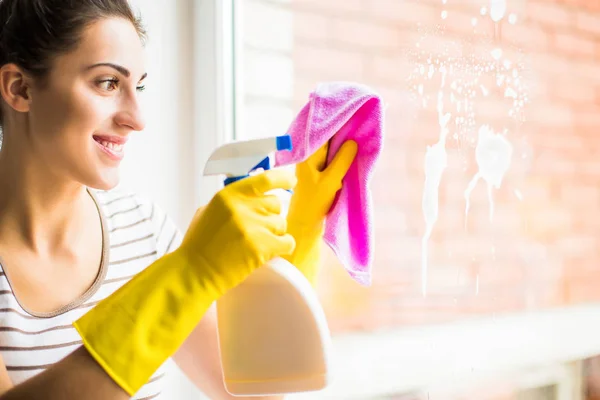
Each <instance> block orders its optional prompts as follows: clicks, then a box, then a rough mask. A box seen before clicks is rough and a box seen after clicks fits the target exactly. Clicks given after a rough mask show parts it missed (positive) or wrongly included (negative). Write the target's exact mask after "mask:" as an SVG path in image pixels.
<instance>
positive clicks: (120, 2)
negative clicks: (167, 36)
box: [0, 0, 146, 124]
mask: <svg viewBox="0 0 600 400" xmlns="http://www.w3.org/2000/svg"><path fill="white" fill-rule="evenodd" d="M111 17H119V18H124V19H126V20H128V21H130V22H131V23H132V24H133V26H134V27H135V29H136V30H137V32H138V35H139V36H140V40H142V41H144V40H145V39H146V31H145V30H144V28H143V26H142V22H141V20H140V18H139V17H138V16H136V15H134V13H133V11H132V9H131V7H130V5H129V2H128V1H127V0H0V66H2V65H5V64H9V63H14V64H16V65H18V66H19V67H21V68H22V69H23V70H24V71H25V72H26V73H28V74H30V75H31V76H32V77H34V78H36V81H38V82H39V83H40V84H42V85H43V80H44V78H45V77H46V76H47V74H48V72H49V71H50V69H51V68H52V62H53V59H54V58H55V57H57V56H59V55H61V54H65V53H68V52H69V51H71V50H74V49H75V48H76V46H77V44H78V43H79V41H80V39H81V35H82V33H83V30H84V29H85V28H86V27H87V26H89V25H90V24H92V23H93V22H96V21H97V20H100V19H103V18H111ZM1 123H2V114H1V110H0V124H1Z"/></svg>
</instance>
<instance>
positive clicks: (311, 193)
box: [283, 140, 358, 286]
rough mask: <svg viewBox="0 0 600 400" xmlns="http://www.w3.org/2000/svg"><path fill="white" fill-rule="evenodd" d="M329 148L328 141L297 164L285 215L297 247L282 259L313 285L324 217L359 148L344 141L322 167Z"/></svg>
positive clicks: (319, 252)
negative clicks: (294, 267) (295, 181)
mask: <svg viewBox="0 0 600 400" xmlns="http://www.w3.org/2000/svg"><path fill="white" fill-rule="evenodd" d="M328 148H329V142H327V143H326V144H325V145H323V146H321V148H320V149H319V150H317V151H316V152H315V153H313V154H312V155H311V156H310V157H308V158H307V159H306V160H304V161H303V162H301V163H299V164H298V165H296V178H298V184H297V185H296V188H295V189H294V193H293V195H292V199H291V202H290V207H289V211H288V215H287V222H288V233H290V234H291V235H292V236H293V237H294V239H296V249H295V250H294V252H293V253H292V254H291V255H289V256H285V257H283V258H285V259H286V260H288V261H289V262H291V263H292V264H294V265H295V266H296V267H297V268H299V269H300V271H302V273H303V274H304V276H306V278H307V279H308V280H309V281H310V282H311V284H312V285H313V286H314V285H315V284H316V277H317V273H318V269H319V261H320V254H321V245H322V242H323V240H322V239H323V233H324V229H325V225H324V222H325V217H326V216H327V213H328V212H329V209H330V208H331V206H332V204H333V201H334V200H335V196H336V194H337V192H338V191H339V190H340V189H341V188H342V179H343V178H344V176H345V175H346V173H347V172H348V169H349V168H350V166H351V165H352V162H353V161H354V158H355V157H356V153H357V151H358V148H357V145H356V142H354V141H352V140H349V141H347V142H345V143H344V144H343V145H342V146H341V147H340V148H339V150H338V152H337V153H336V155H335V157H334V159H333V160H332V161H331V163H330V164H329V165H328V166H327V168H325V163H326V161H327V151H328Z"/></svg>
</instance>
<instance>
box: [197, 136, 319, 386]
mask: <svg viewBox="0 0 600 400" xmlns="http://www.w3.org/2000/svg"><path fill="white" fill-rule="evenodd" d="M291 147H292V144H291V138H290V136H289V135H283V136H277V137H270V138H264V139H256V140H247V141H238V142H232V143H228V144H225V145H223V146H221V147H219V148H217V149H216V150H215V151H214V152H213V153H212V155H211V156H210V158H209V160H208V161H207V164H206V166H205V170H204V175H214V174H224V175H226V179H225V181H224V184H225V185H228V184H230V183H232V182H235V181H237V180H239V179H243V178H245V177H247V176H249V174H250V173H251V172H253V171H256V170H258V169H263V170H267V169H270V168H271V166H272V165H273V155H274V153H275V152H276V151H285V150H291ZM281 192H285V191H284V190H281ZM278 194H281V193H278ZM282 208H283V207H282ZM283 212H285V211H283ZM217 319H218V334H219V351H220V354H221V361H222V366H223V378H224V381H225V388H226V389H227V391H228V392H229V393H230V394H232V395H235V396H259V395H261V396H266V395H275V394H284V393H294V392H306V391H315V390H320V389H323V388H324V387H326V386H327V385H328V384H329V380H330V377H329V369H330V360H329V357H330V356H329V353H330V347H331V335H330V332H329V327H328V325H327V320H326V317H325V313H324V311H323V309H322V307H321V304H320V302H319V300H318V297H317V294H316V292H315V290H314V289H313V287H312V286H311V284H310V282H309V281H308V280H307V279H306V277H305V276H304V275H303V274H302V273H301V272H300V271H299V270H298V269H297V268H296V267H295V266H294V265H292V264H290V263H289V262H288V261H287V260H284V259H282V258H275V259H273V260H271V261H269V262H268V263H267V264H266V265H264V266H262V267H260V268H258V269H257V270H256V271H254V272H253V273H252V274H251V275H250V276H249V277H248V278H247V279H246V280H245V281H244V282H243V283H242V284H240V285H238V286H237V287H235V288H234V289H232V290H230V291H229V292H227V293H226V294H225V295H224V296H223V297H221V298H220V299H219V300H218V301H217Z"/></svg>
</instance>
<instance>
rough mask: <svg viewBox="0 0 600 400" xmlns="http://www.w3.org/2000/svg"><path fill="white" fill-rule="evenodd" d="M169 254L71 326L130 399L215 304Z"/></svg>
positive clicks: (191, 270) (182, 261)
mask: <svg viewBox="0 0 600 400" xmlns="http://www.w3.org/2000/svg"><path fill="white" fill-rule="evenodd" d="M197 270H198V269H197V268H195V266H192V265H189V264H188V260H187V258H186V257H185V256H183V255H182V254H180V252H179V251H177V250H176V251H174V252H172V253H169V254H167V255H165V256H164V257H161V258H160V259H158V260H157V261H155V262H154V263H153V264H151V265H150V266H149V267H147V268H146V269H145V270H144V271H142V272H140V273H139V274H138V275H136V276H135V277H134V278H133V279H131V280H130V281H129V282H127V283H126V284H125V285H123V286H122V287H121V288H119V289H118V290H117V291H116V292H115V293H113V294H112V295H111V296H109V297H107V298H105V299H104V300H102V301H101V302H100V303H98V304H97V305H96V306H95V307H94V308H93V309H91V310H90V311H89V312H87V313H86V314H84V315H83V316H82V317H81V318H79V319H78V320H77V321H75V322H74V324H73V325H74V327H75V329H76V330H77V331H78V332H79V334H80V335H81V338H82V341H83V345H84V346H85V348H86V349H87V350H88V352H89V353H90V355H91V356H92V357H93V358H94V359H95V360H96V361H97V362H98V364H100V366H101V367H102V368H103V369H104V370H105V371H106V372H107V374H108V375H109V376H110V377H111V378H112V379H113V380H114V381H115V382H116V383H117V384H118V385H119V386H121V387H122V388H123V389H124V390H125V391H126V392H127V394H129V395H130V396H133V395H134V394H135V393H136V392H137V391H138V390H139V389H140V388H141V387H142V386H143V385H144V384H146V383H147V382H148V380H149V379H150V377H151V376H152V374H154V372H156V370H157V369H158V368H159V367H160V366H161V365H162V364H163V363H164V362H165V361H166V360H167V359H168V358H169V357H171V356H172V355H173V354H174V353H175V351H177V349H178V348H179V347H180V346H181V344H182V343H183V342H184V341H185V339H186V338H187V337H188V336H189V334H190V333H191V332H192V330H193V329H194V328H195V326H196V325H197V324H198V323H199V322H200V320H201V318H202V316H203V315H204V314H205V313H206V311H207V310H208V309H209V307H210V306H211V305H212V303H213V302H214V301H215V300H216V296H217V295H216V290H214V289H213V288H211V287H210V285H207V281H206V280H202V279H201V277H199V276H198V274H197V273H196V271H197Z"/></svg>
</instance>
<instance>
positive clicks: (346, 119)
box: [275, 82, 383, 286]
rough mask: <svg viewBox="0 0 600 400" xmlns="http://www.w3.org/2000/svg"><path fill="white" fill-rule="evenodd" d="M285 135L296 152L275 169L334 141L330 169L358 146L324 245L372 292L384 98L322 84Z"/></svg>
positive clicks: (345, 85)
mask: <svg viewBox="0 0 600 400" xmlns="http://www.w3.org/2000/svg"><path fill="white" fill-rule="evenodd" d="M287 133H288V134H289V135H290V136H291V139H292V146H293V147H292V150H291V151H281V152H277V153H276V154H275V165H276V166H284V165H289V164H296V163H299V162H301V161H304V160H306V159H307V158H308V157H309V156H310V155H311V154H313V153H314V152H315V151H317V150H318V149H319V148H320V147H321V146H322V145H324V144H325V143H326V142H327V141H328V140H330V139H331V141H330V143H329V151H328V154H327V163H330V162H331V161H332V160H333V158H334V156H335V154H336V152H337V151H338V150H339V148H340V146H341V145H342V144H343V143H344V142H345V141H347V140H354V141H355V142H356V143H357V145H358V152H357V155H356V158H355V160H354V162H353V163H352V165H351V167H350V169H349V170H348V173H347V174H346V176H345V177H344V179H343V182H342V188H341V189H340V191H339V192H338V194H337V196H336V198H335V200H334V203H333V205H332V207H331V209H330V211H329V213H328V214H327V217H326V220H325V233H324V240H325V242H326V243H327V244H328V245H329V246H330V247H331V249H332V250H333V251H334V252H335V254H336V256H337V257H338V259H339V260H340V262H342V264H343V265H344V268H345V269H346V270H347V271H348V273H349V274H350V276H351V277H352V278H353V279H354V280H355V281H356V282H358V283H360V284H362V285H365V286H370V285H371V279H372V276H371V263H372V259H373V242H374V232H373V231H374V226H373V206H372V199H371V192H370V188H369V183H370V181H371V177H372V175H373V171H374V166H375V163H376V162H377V160H378V158H379V155H380V153H381V150H382V145H383V106H382V101H381V99H380V97H379V96H378V95H377V94H375V92H374V91H372V90H371V89H370V88H369V87H367V86H365V85H361V84H355V83H349V82H327V83H321V84H318V85H317V87H316V88H315V90H314V91H313V92H311V93H310V95H309V100H308V102H307V103H306V105H305V106H304V107H303V108H302V109H301V111H300V112H299V114H298V115H297V116H296V118H295V119H294V121H293V122H292V123H291V125H290V127H289V130H288V132H287Z"/></svg>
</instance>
